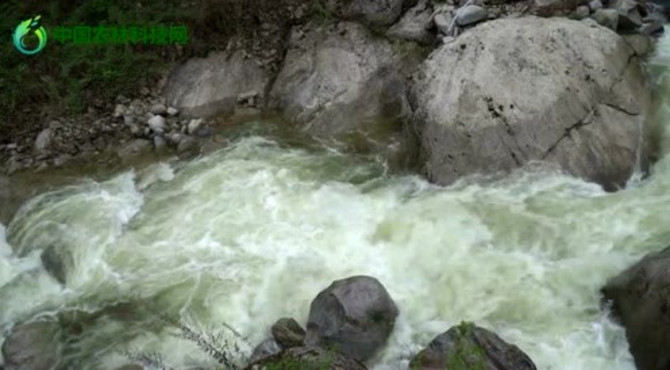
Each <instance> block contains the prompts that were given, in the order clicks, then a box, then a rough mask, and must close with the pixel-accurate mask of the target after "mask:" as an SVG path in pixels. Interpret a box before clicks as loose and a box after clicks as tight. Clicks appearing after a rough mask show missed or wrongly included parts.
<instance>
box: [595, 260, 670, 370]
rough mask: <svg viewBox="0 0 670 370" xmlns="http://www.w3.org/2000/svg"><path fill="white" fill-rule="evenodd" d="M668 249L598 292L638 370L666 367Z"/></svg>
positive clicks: (669, 336)
mask: <svg viewBox="0 0 670 370" xmlns="http://www.w3.org/2000/svg"><path fill="white" fill-rule="evenodd" d="M668 286H670V248H666V249H664V250H662V251H660V252H657V253H650V254H648V255H647V256H645V257H644V258H643V259H642V260H640V261H639V262H637V263H636V264H634V265H633V266H631V267H629V268H628V269H626V270H625V271H623V272H622V273H621V274H619V275H617V276H616V277H614V278H612V279H610V280H609V281H608V282H607V284H606V285H605V287H603V289H602V293H603V297H604V299H605V300H606V301H608V302H609V303H610V304H611V305H612V312H613V314H614V315H615V316H616V317H617V318H618V319H619V320H620V321H621V323H622V324H623V326H624V327H625V328H626V337H627V338H628V344H629V346H630V352H631V354H632V355H633V358H634V359H635V365H636V367H637V369H639V370H666V369H667V368H668V364H670V352H668V347H669V346H670V310H668V302H670V291H668Z"/></svg>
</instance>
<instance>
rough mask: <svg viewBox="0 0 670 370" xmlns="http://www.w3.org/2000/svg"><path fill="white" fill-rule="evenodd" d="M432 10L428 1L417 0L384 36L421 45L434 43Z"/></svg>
mask: <svg viewBox="0 0 670 370" xmlns="http://www.w3.org/2000/svg"><path fill="white" fill-rule="evenodd" d="M432 16H433V8H432V7H431V6H430V3H429V1H428V0H419V2H418V3H417V4H416V6H414V7H412V8H411V9H409V10H408V11H407V13H405V15H403V17H402V18H401V19H400V20H399V21H398V23H396V24H394V25H393V27H391V28H390V29H389V30H388V31H387V32H386V35H387V36H388V37H390V38H396V39H401V40H409V41H415V42H418V43H422V44H431V43H433V42H435V35H434V34H433V33H432V32H430V29H431V28H432V27H433V22H432V21H433V17H432Z"/></svg>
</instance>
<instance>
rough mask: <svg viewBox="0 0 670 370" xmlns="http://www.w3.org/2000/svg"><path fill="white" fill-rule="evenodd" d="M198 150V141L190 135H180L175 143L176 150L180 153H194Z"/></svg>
mask: <svg viewBox="0 0 670 370" xmlns="http://www.w3.org/2000/svg"><path fill="white" fill-rule="evenodd" d="M198 150H199V148H198V142H197V141H196V140H195V139H194V138H193V137H191V136H182V138H181V140H180V141H179V144H178V145H177V152H179V153H180V154H194V153H195V152H196V151H198Z"/></svg>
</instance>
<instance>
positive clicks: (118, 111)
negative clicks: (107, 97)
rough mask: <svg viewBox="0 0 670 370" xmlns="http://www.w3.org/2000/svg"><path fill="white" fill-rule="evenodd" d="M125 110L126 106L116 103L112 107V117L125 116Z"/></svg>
mask: <svg viewBox="0 0 670 370" xmlns="http://www.w3.org/2000/svg"><path fill="white" fill-rule="evenodd" d="M125 112H126V106H125V105H123V104H117V105H116V107H115V108H114V113H113V114H112V116H113V117H114V118H121V117H124V118H125V116H124V113H125Z"/></svg>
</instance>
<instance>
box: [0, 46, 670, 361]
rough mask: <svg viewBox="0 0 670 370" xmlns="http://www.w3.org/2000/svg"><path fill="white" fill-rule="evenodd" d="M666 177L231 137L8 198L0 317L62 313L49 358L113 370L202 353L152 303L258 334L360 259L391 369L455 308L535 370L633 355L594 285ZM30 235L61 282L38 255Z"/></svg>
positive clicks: (305, 305) (661, 233)
mask: <svg viewBox="0 0 670 370" xmlns="http://www.w3.org/2000/svg"><path fill="white" fill-rule="evenodd" d="M666 41H667V40H666ZM666 41H664V42H666ZM663 50H665V49H663ZM659 58H660V57H659ZM669 185H670V161H669V160H668V159H663V160H661V161H660V162H658V163H657V164H656V165H655V167H654V174H653V176H652V177H650V178H649V179H647V180H644V181H641V182H639V183H637V182H636V183H635V185H634V187H631V188H628V189H626V190H622V191H620V192H617V193H613V194H607V193H605V192H603V191H602V190H600V188H599V187H598V186H596V185H593V184H588V183H585V182H583V181H580V180H578V179H574V178H571V177H568V176H565V175H561V174H559V173H556V172H552V171H551V170H549V169H542V168H540V167H536V168H533V169H527V170H521V171H517V172H515V173H513V174H511V175H509V176H507V177H505V178H504V179H499V180H495V181H481V180H480V181H474V180H473V181H463V182H461V183H458V184H456V185H454V186H451V187H448V188H443V187H437V186H433V185H430V184H428V183H427V182H425V181H424V180H422V179H420V178H418V177H412V176H405V177H400V176H389V175H387V174H386V173H385V172H384V169H383V166H381V165H379V164H377V163H374V162H369V161H365V160H362V159H360V158H354V157H352V156H346V155H342V154H338V153H337V152H333V151H307V150H301V149H295V148H293V149H291V148H285V147H282V146H281V145H279V144H277V143H275V142H273V141H270V140H268V139H264V138H261V137H247V138H242V139H239V140H237V141H236V142H234V143H233V144H232V145H231V146H229V147H228V148H225V149H222V150H220V151H218V152H215V153H213V154H210V155H208V156H207V157H204V158H201V159H198V160H195V161H193V162H191V163H188V164H186V165H185V166H183V167H182V168H179V169H172V168H170V167H169V166H168V165H167V164H159V165H157V166H154V167H152V168H151V169H149V170H148V171H145V172H144V173H143V174H141V175H137V176H136V175H135V174H134V173H125V174H121V175H119V176H117V177H115V178H112V179H110V180H108V181H106V182H102V183H94V182H90V183H87V184H84V185H79V186H73V187H69V188H66V189H63V190H61V191H57V192H54V193H50V194H45V195H42V196H40V197H38V198H36V199H34V200H32V201H30V202H29V203H27V204H26V205H25V206H24V207H23V208H22V209H21V211H20V212H19V213H18V214H17V215H16V217H15V219H14V220H13V222H12V223H11V224H10V225H9V226H8V230H7V240H8V242H9V244H7V243H5V241H4V233H3V230H2V229H0V328H1V329H8V328H9V327H11V325H12V324H13V323H15V322H19V321H22V320H27V319H31V318H34V317H37V316H40V315H55V316H58V317H59V318H61V320H64V321H66V322H79V323H80V326H79V327H77V329H76V330H74V329H72V331H71V332H69V337H68V339H69V343H68V345H67V347H66V349H65V352H64V359H63V364H62V365H63V368H78V369H113V368H114V367H116V366H120V365H122V364H125V363H127V362H128V360H127V359H126V358H125V357H124V356H123V355H122V354H121V353H122V352H123V351H144V352H158V353H161V354H162V357H163V361H164V362H165V363H167V364H168V365H171V366H172V367H174V368H178V369H188V368H195V367H197V366H204V367H208V366H213V363H212V359H211V358H208V357H207V356H206V355H205V354H203V353H201V352H199V351H198V350H197V349H196V348H195V346H194V345H193V344H192V343H189V342H186V341H184V340H182V339H180V338H177V337H175V336H174V329H172V328H170V327H169V326H168V325H166V324H164V323H163V322H161V321H160V320H158V317H159V316H160V315H162V314H167V315H174V316H179V317H181V318H182V319H183V320H184V321H187V322H189V323H197V325H198V326H199V327H202V328H214V329H221V328H222V323H224V322H225V323H227V324H229V325H231V326H233V327H234V328H235V329H236V330H237V331H239V332H240V333H241V334H242V335H244V336H247V337H248V338H249V341H250V342H251V343H257V342H259V341H261V340H262V339H264V338H265V337H266V336H267V334H268V330H269V326H270V325H271V324H272V323H273V322H274V321H275V320H276V319H278V318H280V317H285V316H290V317H295V318H296V319H298V321H300V322H303V323H304V321H305V319H306V317H307V314H308V309H309V304H310V302H311V300H312V299H313V298H314V297H315V296H316V294H317V293H318V292H319V291H320V290H321V289H323V288H325V287H326V286H328V285H329V284H330V283H331V282H332V281H333V280H336V279H341V278H344V277H347V276H350V275H357V274H367V275H372V276H375V277H377V278H378V279H379V280H380V281H381V282H382V283H383V284H384V285H385V286H386V287H387V289H388V290H389V292H390V294H391V295H392V297H393V298H394V299H395V301H396V303H397V305H398V307H399V310H400V316H399V317H398V321H397V324H396V327H395V330H394V332H393V334H392V337H391V338H390V340H389V343H388V346H387V347H386V348H385V349H384V351H383V352H382V353H380V354H379V356H378V357H377V358H375V359H374V360H373V361H371V362H370V367H371V368H373V369H379V370H381V369H404V368H406V367H407V363H408V361H409V359H410V358H411V357H412V356H413V355H414V354H416V353H417V352H418V351H419V350H420V349H421V348H423V347H424V346H425V345H426V344H427V343H428V342H429V341H430V340H431V339H432V338H433V337H434V336H435V335H437V334H439V333H441V332H443V331H445V330H446V329H448V328H449V327H450V326H452V325H455V324H458V323H459V322H460V321H462V320H466V321H474V322H476V323H477V324H479V325H481V326H484V327H487V328H490V329H492V330H494V331H496V332H497V333H498V334H499V335H500V336H501V337H503V338H504V339H505V340H507V341H509V342H511V343H514V344H516V345H517V346H519V347H520V348H521V349H523V350H524V351H525V352H526V353H528V355H529V356H530V357H531V358H532V359H533V360H534V362H535V363H536V364H537V365H538V368H539V369H544V370H549V369H551V370H597V369H607V370H632V369H634V365H633V363H632V359H631V357H630V355H629V353H628V350H627V343H626V340H625V335H624V332H623V330H622V329H621V328H620V327H618V326H617V325H614V324H613V323H611V322H610V321H609V320H608V319H607V318H606V316H607V315H606V313H605V312H603V311H602V310H601V309H600V294H599V289H600V288H601V287H602V286H603V284H604V283H605V282H606V281H607V279H608V278H610V277H612V276H614V275H616V274H617V273H619V272H620V271H622V270H623V269H624V268H625V267H627V266H628V265H630V264H631V263H633V262H635V261H636V260H637V259H639V258H640V257H641V256H643V255H644V254H645V253H647V252H649V251H653V250H658V249H660V248H662V247H665V246H666V245H667V243H668V242H669V241H670V234H668V225H670V211H668V210H669V209H670V194H668V191H667V189H669ZM9 245H11V247H10V246H9ZM48 247H50V248H54V249H55V250H57V251H59V252H58V256H59V258H60V259H61V260H62V261H64V262H63V263H64V266H66V268H65V271H66V273H65V278H66V284H65V285H61V284H60V283H58V282H57V281H56V280H55V279H53V278H52V277H51V276H50V275H49V274H48V273H47V272H46V271H45V270H44V269H43V268H42V265H41V262H40V258H39V253H40V252H41V250H42V249H44V248H48ZM12 250H13V251H14V253H12ZM96 312H97V313H100V312H102V313H100V314H96ZM75 313H76V315H75ZM77 315H79V316H77ZM87 315H88V316H87ZM83 317H87V319H85V320H84V319H83ZM91 317H93V318H91ZM68 320H70V321H68Z"/></svg>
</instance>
